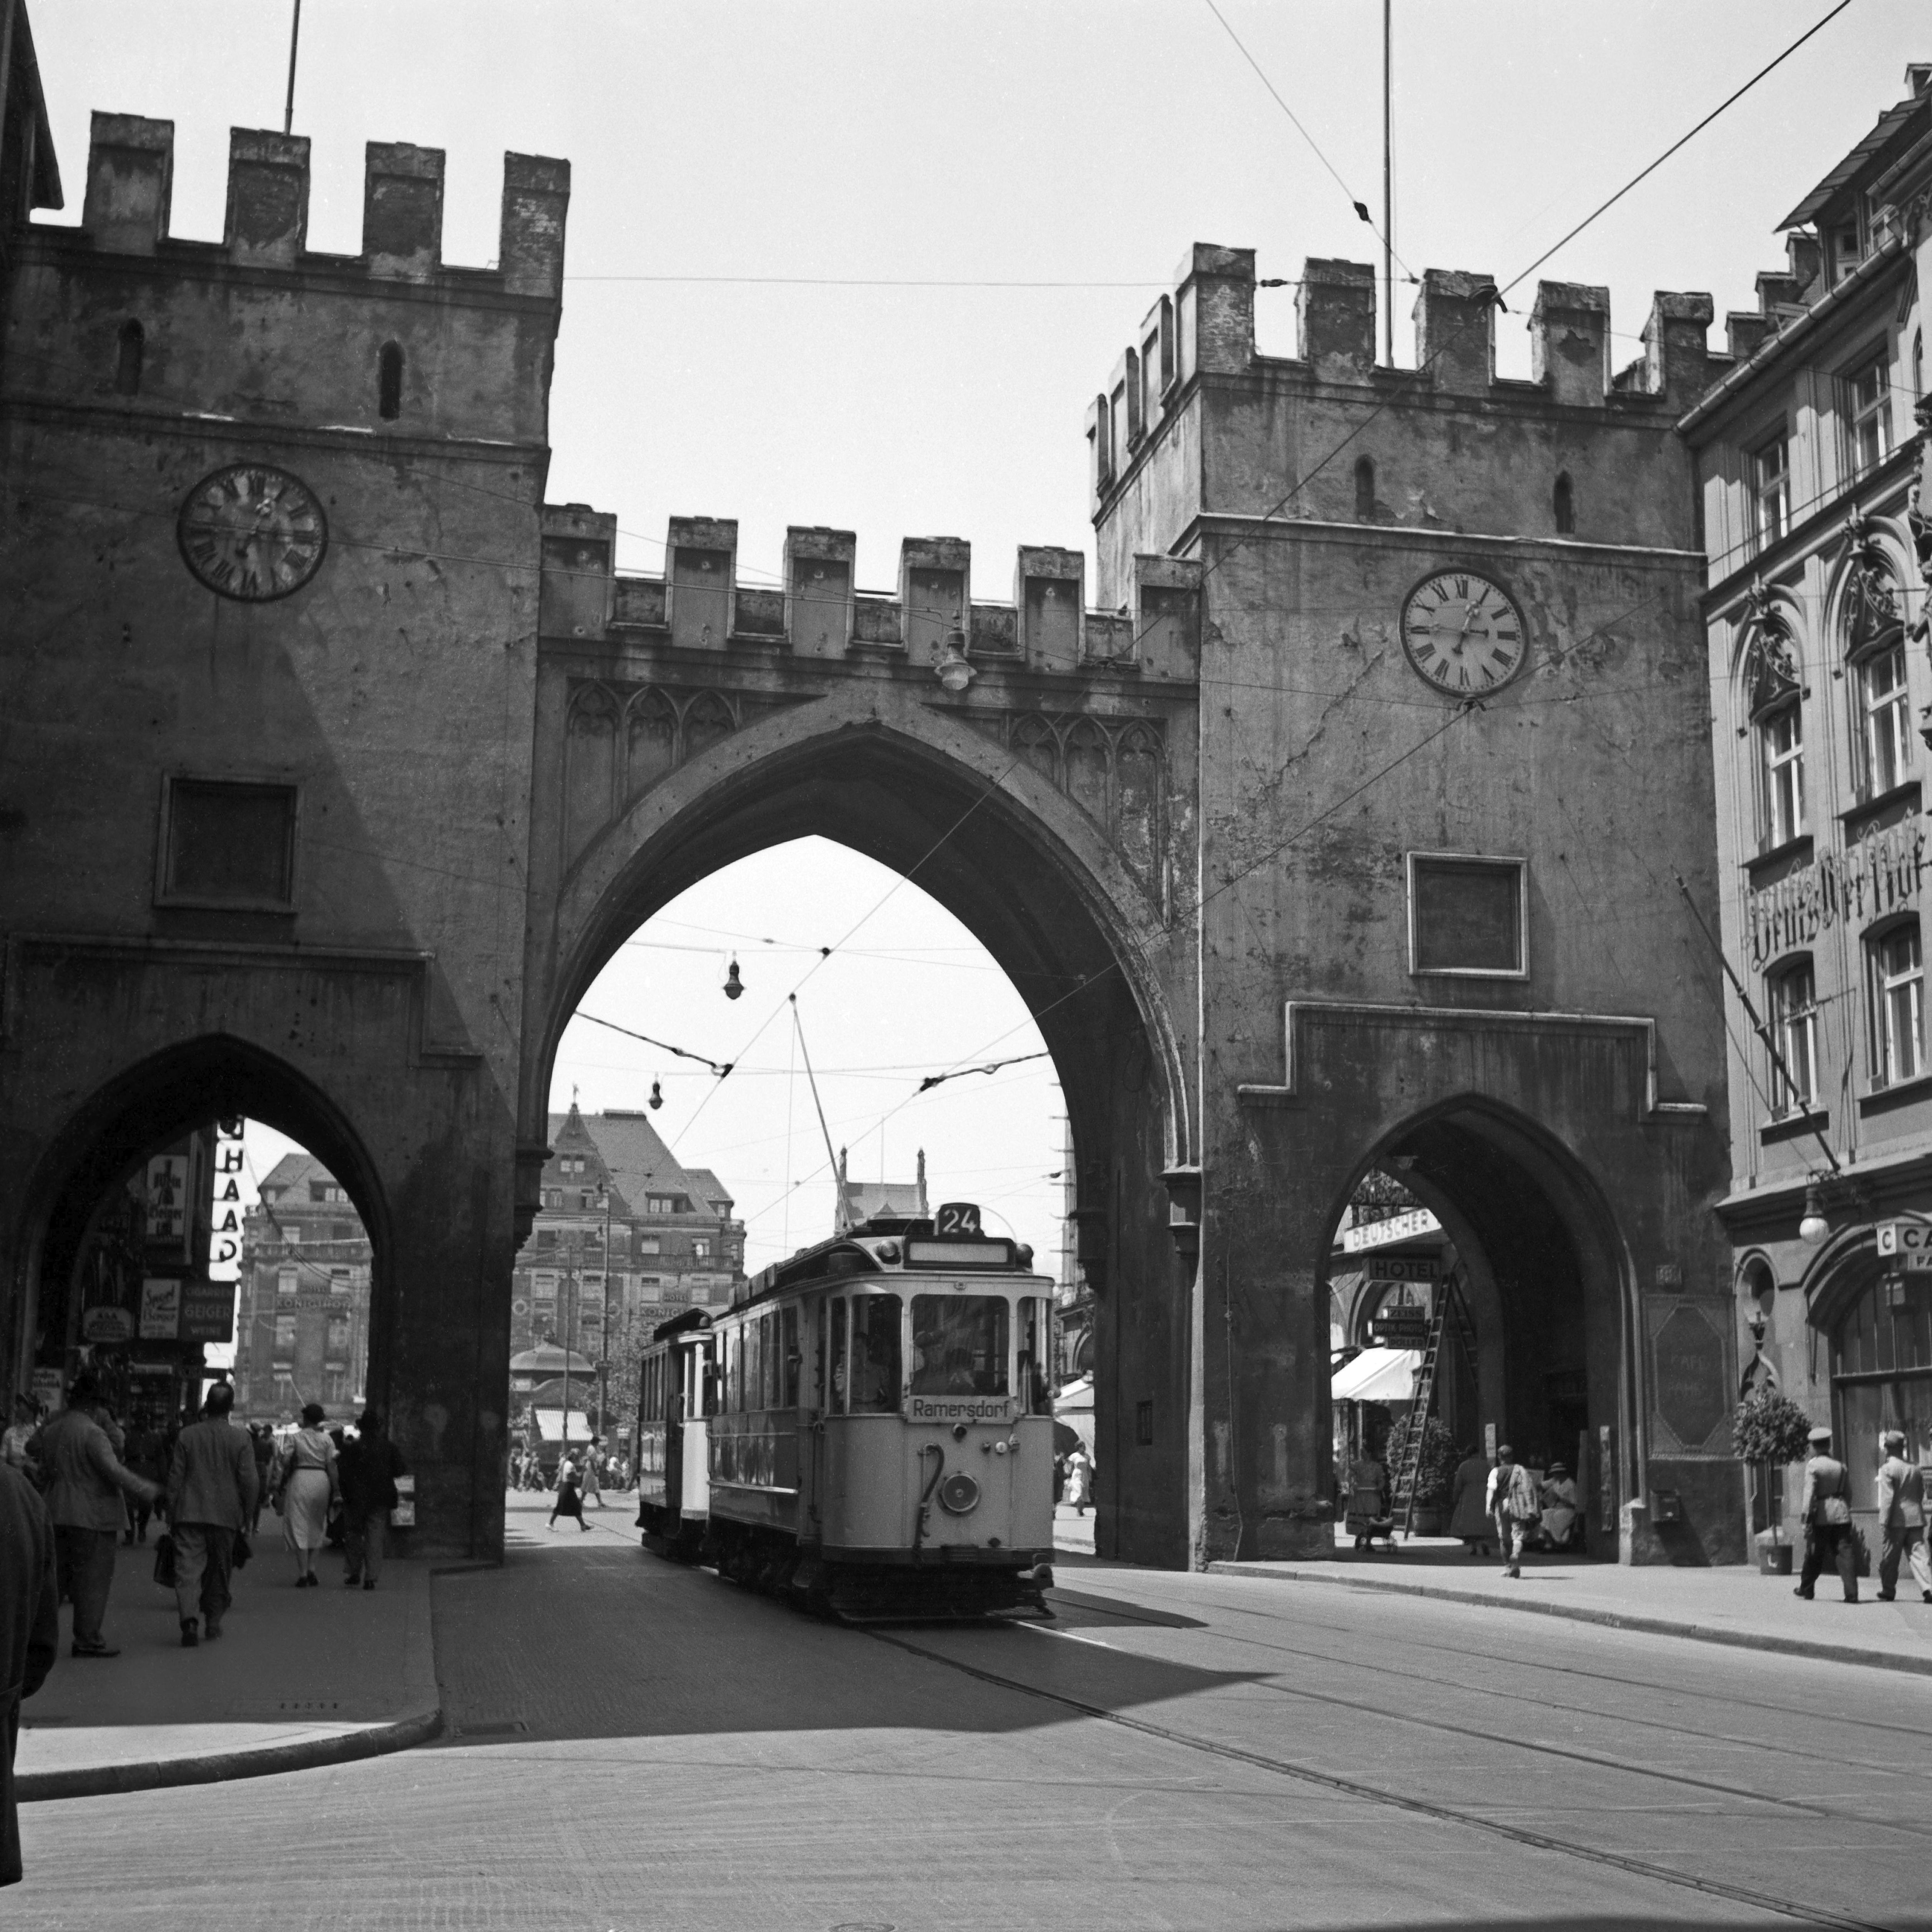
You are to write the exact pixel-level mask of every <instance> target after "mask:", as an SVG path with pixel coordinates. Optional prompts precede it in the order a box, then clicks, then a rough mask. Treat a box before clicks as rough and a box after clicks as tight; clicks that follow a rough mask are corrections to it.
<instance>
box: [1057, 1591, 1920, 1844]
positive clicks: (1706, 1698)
mask: <svg viewBox="0 0 1932 1932" xmlns="http://www.w3.org/2000/svg"><path fill="white" fill-rule="evenodd" d="M1071 1601H1076V1603H1077V1601H1078V1599H1077V1598H1076V1599H1072V1600H1071ZM1081 1607H1085V1606H1084V1605H1082V1606H1081ZM1107 1614H1109V1616H1118V1617H1120V1618H1121V1620H1122V1621H1124V1622H1134V1623H1137V1624H1139V1625H1143V1626H1144V1627H1146V1628H1155V1629H1158V1628H1163V1627H1164V1626H1165V1625H1166V1618H1165V1616H1163V1614H1162V1613H1154V1615H1151V1616H1145V1617H1135V1616H1130V1614H1129V1613H1128V1612H1127V1611H1126V1610H1118V1611H1117V1610H1112V1608H1111V1607H1110V1609H1109V1611H1108V1613H1107ZM1241 1614H1242V1615H1243V1616H1249V1617H1257V1616H1262V1615H1263V1614H1264V1613H1260V1612H1256V1611H1250V1610H1243V1611H1242V1612H1241ZM1271 1621H1274V1622H1279V1621H1280V1619H1278V1618H1277V1619H1271ZM1298 1627H1300V1620H1299V1619H1298ZM1320 1628H1323V1629H1325V1630H1331V1631H1334V1633H1335V1634H1336V1635H1337V1637H1346V1636H1348V1635H1349V1632H1348V1631H1346V1628H1344V1627H1343V1626H1341V1625H1322V1626H1320ZM1067 1634H1071V1633H1067ZM1218 1634H1219V1635H1220V1637H1221V1639H1222V1640H1223V1642H1225V1643H1232V1644H1238V1645H1242V1646H1246V1647H1247V1648H1248V1649H1253V1650H1258V1651H1260V1652H1262V1653H1263V1654H1264V1655H1268V1656H1274V1657H1284V1658H1295V1659H1297V1660H1298V1661H1301V1662H1304V1663H1310V1664H1326V1665H1330V1666H1332V1667H1334V1668H1335V1669H1337V1670H1346V1669H1347V1668H1348V1666H1349V1660H1348V1658H1346V1657H1343V1656H1340V1655H1336V1654H1335V1653H1333V1652H1328V1651H1325V1650H1308V1649H1302V1648H1301V1647H1300V1646H1297V1645H1295V1644H1289V1643H1274V1642H1270V1641H1268V1640H1265V1639H1263V1638H1261V1637H1247V1636H1243V1635H1240V1634H1236V1633H1235V1632H1233V1631H1222V1632H1220V1633H1218ZM1412 1647H1413V1648H1415V1649H1427V1650H1431V1651H1436V1652H1440V1653H1441V1654H1442V1655H1444V1656H1445V1657H1448V1658H1454V1659H1455V1660H1456V1661H1457V1662H1458V1663H1459V1664H1466V1662H1467V1661H1468V1656H1467V1653H1466V1652H1460V1651H1457V1650H1455V1649H1453V1647H1451V1646H1448V1645H1446V1644H1433V1645H1432V1644H1427V1643H1417V1644H1415V1646H1412ZM1511 1668H1512V1669H1513V1670H1522V1669H1525V1668H1528V1669H1532V1670H1541V1671H1546V1672H1548V1673H1551V1674H1553V1675H1563V1676H1577V1677H1579V1678H1581V1679H1585V1680H1586V1681H1595V1682H1601V1683H1604V1684H1607V1685H1617V1686H1619V1687H1620V1688H1624V1689H1626V1690H1633V1691H1651V1692H1658V1691H1661V1692H1664V1693H1666V1694H1669V1695H1672V1696H1681V1697H1694V1698H1696V1699H1697V1700H1699V1701H1700V1703H1714V1704H1716V1705H1718V1706H1720V1707H1721V1708H1723V1709H1727V1710H1733V1709H1738V1708H1739V1707H1740V1706H1743V1707H1744V1708H1748V1709H1753V1710H1758V1711H1762V1712H1764V1713H1765V1714H1766V1715H1767V1716H1771V1717H1775V1718H1781V1719H1784V1720H1785V1721H1789V1720H1790V1718H1792V1716H1793V1712H1792V1711H1791V1710H1790V1708H1789V1707H1788V1706H1781V1705H1776V1704H1768V1703H1763V1702H1761V1701H1760V1700H1754V1699H1739V1698H1734V1697H1727V1696H1724V1695H1721V1694H1719V1693H1718V1692H1715V1691H1700V1690H1698V1689H1697V1688H1694V1687H1691V1686H1688V1685H1687V1686H1678V1685H1661V1684H1658V1683H1657V1682H1654V1681H1646V1680H1645V1679H1642V1678H1634V1677H1619V1676H1613V1675H1611V1674H1610V1673H1597V1672H1585V1671H1577V1670H1573V1669H1572V1668H1571V1667H1568V1666H1566V1665H1562V1664H1539V1663H1536V1662H1534V1661H1526V1660H1523V1659H1520V1658H1511ZM1377 1671H1378V1673H1379V1675H1380V1676H1383V1677H1385V1678H1390V1679H1397V1680H1400V1681H1401V1682H1406V1683H1412V1684H1419V1685H1427V1686H1429V1687H1430V1688H1434V1689H1440V1688H1442V1681H1443V1680H1442V1679H1441V1678H1440V1677H1439V1676H1434V1675H1432V1674H1431V1673H1429V1672H1427V1671H1424V1670H1406V1669H1404V1668H1403V1667H1401V1666H1400V1665H1398V1664H1391V1663H1389V1662H1388V1661H1386V1660H1385V1661H1383V1662H1382V1663H1381V1664H1379V1665H1378V1666H1377ZM1277 1688H1284V1687H1277ZM1291 1694H1292V1695H1294V1696H1297V1697H1322V1694H1320V1693H1318V1692H1313V1691H1301V1690H1295V1691H1292V1692H1291ZM1481 1694H1482V1695H1483V1697H1485V1698H1487V1699H1490V1700H1495V1701H1497V1702H1500V1703H1509V1704H1517V1705H1527V1706H1530V1707H1532V1709H1537V1710H1541V1711H1548V1712H1556V1713H1558V1714H1559V1715H1563V1716H1565V1717H1573V1718H1584V1719H1586V1720H1589V1721H1592V1722H1595V1723H1599V1724H1622V1725H1627V1726H1628V1727H1631V1728H1632V1729H1634V1730H1649V1731H1655V1732H1657V1733H1660V1734H1661V1735H1662V1736H1665V1737H1678V1738H1691V1739H1696V1740H1697V1741H1698V1742H1700V1743H1713V1744H1722V1745H1734V1746H1736V1748H1738V1749H1739V1750H1741V1751H1763V1750H1764V1749H1766V1748H1767V1747H1766V1742H1765V1740H1764V1739H1761V1738H1753V1737H1747V1736H1740V1735H1739V1733H1736V1732H1732V1731H1720V1730H1709V1729H1707V1728H1705V1727H1702V1726H1692V1725H1690V1724H1666V1723H1664V1722H1662V1721H1660V1720H1658V1719H1657V1718H1640V1717H1637V1716H1634V1715H1631V1713H1629V1712H1623V1711H1607V1710H1602V1709H1598V1708H1597V1707H1596V1706H1593V1705H1590V1704H1586V1703H1571V1702H1568V1701H1565V1702H1560V1703H1559V1702H1557V1701H1556V1700H1552V1699H1550V1698H1547V1697H1535V1696H1532V1695H1529V1694H1526V1693H1525V1692H1523V1691H1511V1690H1510V1689H1508V1688H1506V1687H1504V1686H1500V1685H1484V1686H1483V1688H1482V1691H1481ZM1325 1701H1331V1702H1334V1703H1341V1704H1343V1705H1344V1706H1346V1707H1347V1708H1350V1709H1362V1710H1365V1711H1368V1712H1372V1713H1375V1712H1377V1711H1378V1707H1377V1706H1374V1705H1373V1704H1361V1705H1353V1704H1351V1703H1349V1700H1346V1699H1340V1698H1334V1699H1328V1700H1325ZM1379 1715H1384V1716H1387V1717H1388V1718H1391V1720H1392V1721H1397V1720H1399V1721H1403V1722H1406V1723H1433V1724H1437V1725H1439V1727H1440V1728H1442V1729H1443V1730H1448V1731H1455V1730H1459V1729H1460V1728H1461V1727H1458V1726H1456V1725H1454V1724H1450V1723H1448V1721H1446V1720H1442V1719H1418V1718H1412V1717H1411V1716H1409V1714H1407V1713H1406V1712H1380V1713H1379ZM1840 1721H1841V1722H1843V1720H1840ZM1852 1728H1855V1729H1857V1730H1879V1731H1885V1732H1889V1733H1893V1734H1894V1735H1897V1736H1902V1737H1909V1738H1911V1739H1914V1740H1915V1741H1916V1742H1919V1743H1921V1744H1923V1742H1924V1739H1925V1735H1926V1734H1925V1730H1924V1727H1923V1726H1922V1725H1913V1724H1887V1723H1885V1721H1882V1719H1873V1720H1870V1721H1867V1720H1864V1719H1861V1720H1859V1721H1858V1724H1856V1725H1855V1726H1853V1727H1852ZM1466 1735H1469V1736H1480V1737H1483V1738H1485V1739H1490V1738H1493V1736H1494V1733H1493V1732H1489V1731H1483V1732H1469V1733H1466ZM1524 1748H1526V1749H1538V1748H1552V1749H1557V1748H1558V1747H1539V1746H1535V1745H1525V1746H1524ZM1779 1748H1780V1749H1781V1750H1782V1751H1786V1752H1787V1753H1789V1752H1790V1751H1792V1747H1791V1745H1790V1744H1788V1743H1786V1742H1781V1744H1780V1745H1779ZM1797 1755H1799V1756H1800V1757H1802V1758H1803V1759H1804V1760H1805V1762H1806V1763H1808V1764H1814V1765H1829V1766H1832V1767H1834V1768H1835V1769H1839V1770H1843V1771H1853V1772H1875V1773H1876V1774H1878V1775H1881V1776H1888V1777H1897V1776H1900V1775H1903V1774H1901V1772H1900V1768H1899V1766H1897V1765H1896V1764H1894V1763H1885V1761H1884V1760H1880V1759H1874V1758H1862V1757H1843V1756H1841V1755H1840V1754H1837V1753H1835V1752H1832V1751H1820V1750H1819V1749H1818V1748H1817V1747H1816V1746H1815V1745H1813V1744H1811V1743H1810V1742H1806V1743H1805V1745H1804V1746H1803V1747H1802V1749H1801V1750H1799V1751H1798V1752H1797ZM1583 1761H1584V1762H1585V1763H1605V1764H1613V1763H1616V1762H1619V1761H1615V1760H1604V1759H1598V1758H1595V1757H1590V1756H1589V1755H1588V1754H1586V1755H1585V1756H1584V1759H1583ZM1654 1775H1670V1774H1664V1773H1659V1774H1654ZM1687 1782H1691V1783H1697V1782H1700V1781H1697V1780H1687ZM1710 1788H1715V1789H1717V1790H1724V1791H1727V1792H1729V1791H1730V1790H1731V1789H1732V1788H1731V1787H1710ZM1734 1795H1736V1796H1739V1797H1745V1796H1751V1795H1753V1794H1751V1793H1748V1792H1745V1791H1744V1790H1741V1789H1740V1790H1736V1792H1735V1793H1734ZM1757 1795H1758V1796H1763V1794H1761V1793H1760V1794H1757ZM1763 1802H1766V1803H1767V1804H1778V1805H1791V1806H1792V1807H1793V1808H1795V1809H1797V1810H1799V1811H1818V1812H1819V1813H1820V1815H1821V1816H1823V1817H1835V1816H1837V1815H1838V1814H1835V1813H1833V1812H1831V1811H1829V1810H1825V1809H1823V1808H1820V1807H1816V1806H1811V1805H1802V1804H1799V1803H1798V1802H1797V1801H1796V1800H1791V1799H1772V1798H1769V1797H1766V1798H1764V1800H1763ZM1876 1822H1879V1823H1883V1822H1884V1821H1882V1820H1879V1821H1876ZM1899 1829H1901V1830H1903V1829H1905V1828H1903V1827H1900V1828H1899ZM1909 1835H1911V1836H1912V1837H1913V1838H1915V1839H1916V1838H1919V1837H1921V1834H1918V1833H1916V1832H1912V1833H1910V1834H1909Z"/></svg>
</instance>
